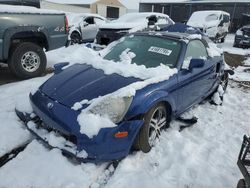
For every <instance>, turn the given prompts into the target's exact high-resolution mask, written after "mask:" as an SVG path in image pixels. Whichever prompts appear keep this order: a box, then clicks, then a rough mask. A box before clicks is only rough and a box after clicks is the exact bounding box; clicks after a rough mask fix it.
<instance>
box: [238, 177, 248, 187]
mask: <svg viewBox="0 0 250 188" xmlns="http://www.w3.org/2000/svg"><path fill="white" fill-rule="evenodd" d="M237 188H248V186H247V185H246V183H245V180H244V179H240V180H239V181H238V184H237Z"/></svg>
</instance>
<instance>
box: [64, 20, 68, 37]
mask: <svg viewBox="0 0 250 188" xmlns="http://www.w3.org/2000/svg"><path fill="white" fill-rule="evenodd" d="M64 22H65V33H68V32H69V22H68V18H67V16H65V17H64Z"/></svg>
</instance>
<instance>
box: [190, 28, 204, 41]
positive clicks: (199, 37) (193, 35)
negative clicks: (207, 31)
mask: <svg viewBox="0 0 250 188" xmlns="http://www.w3.org/2000/svg"><path fill="white" fill-rule="evenodd" d="M190 28H191V27H190ZM188 39H189V40H192V39H200V40H201V39H202V36H201V34H192V35H189V36H188Z"/></svg>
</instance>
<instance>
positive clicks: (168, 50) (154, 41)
mask: <svg viewBox="0 0 250 188" xmlns="http://www.w3.org/2000/svg"><path fill="white" fill-rule="evenodd" d="M181 47H182V44H181V41H178V40H176V39H172V38H166V37H161V36H148V35H130V36H127V37H125V39H124V40H123V41H122V42H120V43H118V44H116V46H115V47H113V48H112V50H111V51H110V52H109V53H108V54H107V55H106V56H105V57H104V59H107V60H113V61H115V62H120V61H123V60H124V56H126V57H129V58H131V61H132V63H135V64H137V65H144V66H146V67H147V68H150V67H157V66H160V65H161V64H164V65H167V66H169V67H170V68H174V67H176V64H177V61H178V57H179V54H180V51H181ZM126 57H125V58H126Z"/></svg>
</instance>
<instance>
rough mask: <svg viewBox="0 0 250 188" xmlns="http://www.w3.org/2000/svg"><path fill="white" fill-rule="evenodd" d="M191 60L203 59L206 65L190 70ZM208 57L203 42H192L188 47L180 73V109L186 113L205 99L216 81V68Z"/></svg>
mask: <svg viewBox="0 0 250 188" xmlns="http://www.w3.org/2000/svg"><path fill="white" fill-rule="evenodd" d="M191 59H203V60H204V61H205V65H204V66H203V67H200V68H194V69H192V70H189V69H188V64H189V63H190V60H191ZM215 64H216V63H215V62H214V61H213V59H212V58H210V57H209V56H208V53H207V49H206V46H205V45H204V43H203V42H202V41H201V40H198V39H196V40H192V41H190V42H189V44H188V45H187V49H186V54H185V57H184V61H183V64H182V67H181V68H180V71H179V72H178V88H179V91H178V96H179V101H180V104H179V109H180V111H185V110H186V109H187V108H189V107H190V106H192V105H193V104H195V103H197V102H200V101H201V100H202V99H204V98H205V97H206V96H207V94H208V92H209V90H211V88H212V86H213V85H214V82H215V80H216V66H215Z"/></svg>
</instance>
